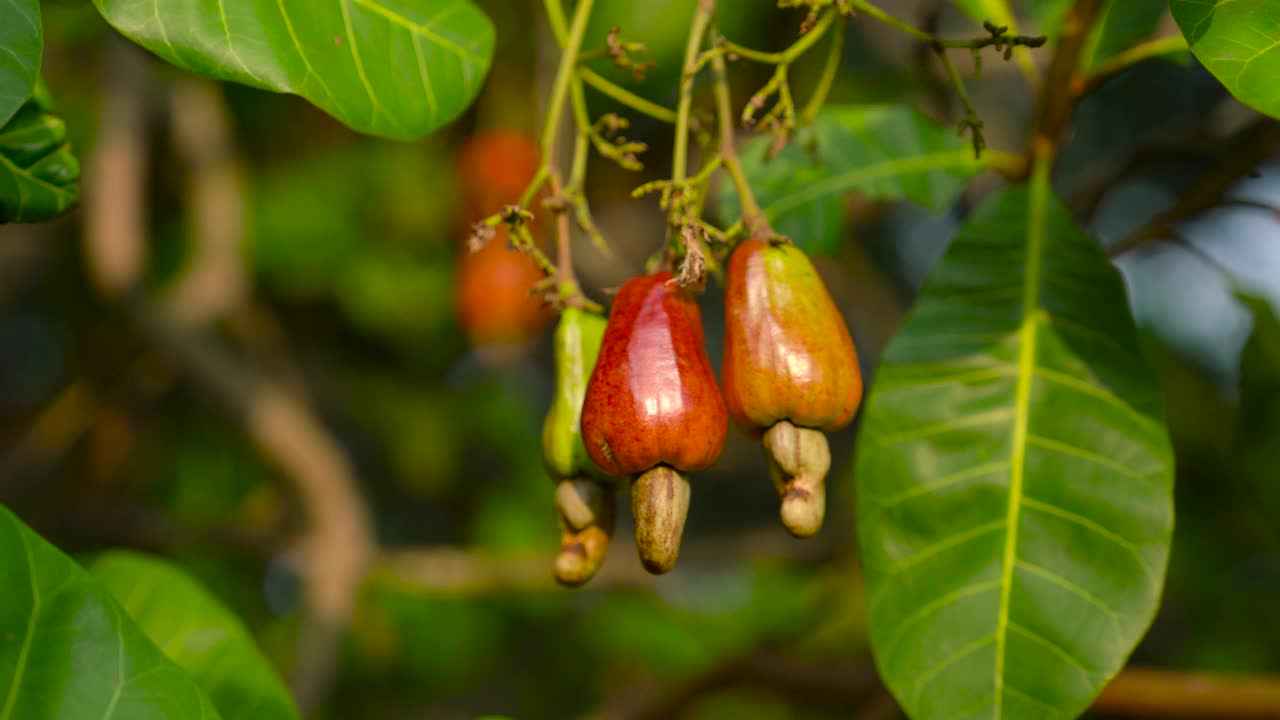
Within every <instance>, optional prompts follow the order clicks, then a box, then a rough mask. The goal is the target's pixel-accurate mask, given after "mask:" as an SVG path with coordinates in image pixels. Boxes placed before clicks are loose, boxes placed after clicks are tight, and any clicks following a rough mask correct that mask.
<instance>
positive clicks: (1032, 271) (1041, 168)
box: [993, 160, 1049, 720]
mask: <svg viewBox="0 0 1280 720" xmlns="http://www.w3.org/2000/svg"><path fill="white" fill-rule="evenodd" d="M1048 194H1049V163H1048V162H1047V161H1044V160H1040V161H1037V162H1036V164H1035V166H1034V169H1033V174H1032V177H1031V189H1030V196H1029V199H1028V211H1027V258H1026V263H1025V265H1024V267H1023V286H1022V320H1021V324H1020V326H1019V329H1018V338H1019V349H1018V385H1017V389H1016V391H1015V394H1014V423H1013V440H1012V442H1011V443H1010V444H1011V446H1012V447H1011V448H1010V452H1009V506H1008V509H1007V511H1006V515H1005V544H1004V559H1003V565H1002V568H1001V577H1000V609H999V611H998V613H997V615H996V658H995V683H994V685H995V698H994V699H993V703H994V709H995V715H994V717H995V720H1000V718H1001V717H1002V713H1003V701H1004V660H1005V653H1006V649H1007V639H1008V634H1009V600H1010V597H1011V595H1012V591H1013V573H1014V567H1015V565H1016V562H1017V547H1018V523H1019V516H1020V514H1021V512H1022V481H1023V473H1024V471H1025V469H1026V460H1027V426H1028V424H1029V423H1028V417H1029V415H1030V413H1031V384H1032V382H1033V380H1034V378H1035V365H1036V341H1037V331H1038V329H1039V325H1040V316H1041V314H1042V313H1041V311H1040V309H1039V305H1040V267H1041V264H1042V255H1043V253H1044V215H1045V208H1046V204H1047V200H1048Z"/></svg>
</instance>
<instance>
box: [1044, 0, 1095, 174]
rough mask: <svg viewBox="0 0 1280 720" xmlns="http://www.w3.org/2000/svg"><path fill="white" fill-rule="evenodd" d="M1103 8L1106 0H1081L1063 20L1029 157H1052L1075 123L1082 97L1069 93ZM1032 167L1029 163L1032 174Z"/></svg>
mask: <svg viewBox="0 0 1280 720" xmlns="http://www.w3.org/2000/svg"><path fill="white" fill-rule="evenodd" d="M1101 9H1102V0H1078V1H1077V2H1075V3H1073V4H1072V5H1071V8H1070V9H1069V10H1067V13H1066V15H1065V16H1064V17H1063V18H1062V34H1061V35H1060V36H1059V37H1058V45H1057V47H1056V48H1055V49H1054V51H1053V59H1051V60H1050V61H1049V70H1048V74H1047V77H1046V78H1045V83H1044V91H1043V92H1041V94H1040V107H1039V108H1038V109H1037V110H1036V117H1035V121H1034V124H1033V125H1032V131H1031V139H1030V142H1029V144H1028V149H1027V155H1028V157H1037V156H1039V157H1044V158H1048V157H1051V156H1052V155H1053V154H1054V151H1055V150H1056V149H1057V146H1058V142H1059V141H1060V140H1061V139H1062V133H1063V131H1064V130H1066V127H1067V123H1069V122H1070V121H1071V113H1072V111H1073V110H1074V109H1075V104H1076V100H1077V99H1078V98H1077V96H1075V95H1073V94H1072V93H1071V92H1069V88H1071V87H1072V85H1073V83H1075V82H1077V80H1076V78H1078V77H1079V75H1080V54H1081V53H1082V52H1083V51H1084V47H1085V45H1086V43H1087V42H1088V39H1089V31H1090V30H1091V29H1092V28H1093V24H1094V22H1095V21H1096V20H1097V18H1098V12H1099V11H1100V10H1101ZM1030 166H1031V163H1028V172H1030Z"/></svg>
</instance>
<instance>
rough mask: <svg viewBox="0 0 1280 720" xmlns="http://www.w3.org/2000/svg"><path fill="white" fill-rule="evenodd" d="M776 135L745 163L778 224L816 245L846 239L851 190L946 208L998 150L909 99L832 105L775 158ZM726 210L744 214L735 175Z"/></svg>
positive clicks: (752, 147)
mask: <svg viewBox="0 0 1280 720" xmlns="http://www.w3.org/2000/svg"><path fill="white" fill-rule="evenodd" d="M770 142H771V138H770V137H767V136H762V137H758V138H755V139H754V140H752V141H751V142H750V143H748V144H747V145H746V147H744V148H743V152H742V164H743V171H744V172H745V173H746V175H747V180H748V182H749V183H750V184H751V188H752V191H753V192H755V193H756V199H757V200H758V201H759V202H760V206H761V207H762V208H763V209H764V212H765V215H767V216H768V217H769V221H770V222H771V223H772V224H773V226H774V229H775V230H777V231H778V232H780V233H782V234H783V235H787V236H789V237H791V238H792V239H793V240H795V241H796V243H797V244H799V245H800V246H801V247H803V248H804V249H805V250H806V251H808V252H815V253H824V252H826V253H830V252H833V251H834V250H835V249H836V248H838V247H839V245H840V240H841V237H842V235H843V233H844V211H843V202H842V199H843V197H844V195H846V194H848V193H850V192H859V193H862V194H863V195H865V196H866V197H869V198H871V199H875V200H897V199H902V198H906V199H908V200H913V201H915V202H917V203H920V204H921V205H924V206H926V207H929V208H932V209H935V210H938V209H942V208H944V207H946V206H947V205H948V204H950V203H951V202H952V201H953V200H954V199H955V196H956V195H957V194H958V193H959V191H960V189H961V188H962V187H963V186H964V183H965V181H966V180H967V179H968V178H970V177H971V176H973V175H974V174H976V173H977V172H978V171H980V170H982V169H983V168H985V167H986V166H987V165H988V164H989V163H990V162H993V161H994V160H995V158H996V157H997V156H996V155H995V154H994V153H991V152H987V153H984V154H983V156H982V159H980V160H979V159H975V158H974V156H973V149H972V147H971V146H970V145H969V144H968V143H967V142H966V141H965V140H964V138H962V137H960V136H958V135H957V134H956V133H955V132H954V131H952V130H950V129H948V128H944V127H941V126H939V125H938V124H936V123H934V122H933V121H931V120H929V119H928V118H926V117H924V116H923V115H921V114H920V113H919V112H917V111H915V110H914V109H912V108H910V107H909V106H906V105H837V106H830V107H827V108H826V109H824V110H823V111H822V112H821V113H819V114H818V116H817V117H816V118H815V119H814V122H813V124H812V125H811V126H809V127H806V128H803V129H801V130H800V131H799V132H798V133H797V134H796V137H794V138H793V139H792V141H791V143H790V144H788V146H787V147H786V148H785V149H783V150H782V152H780V153H778V155H776V156H775V157H773V158H772V159H769V158H767V153H768V149H769V143H770ZM720 214H721V217H722V218H724V219H725V220H726V221H729V222H734V221H736V220H737V219H738V218H739V217H740V216H741V210H740V209H739V205H738V196H737V193H736V192H734V191H733V187H732V185H730V184H728V183H725V184H723V185H722V190H721V194H720Z"/></svg>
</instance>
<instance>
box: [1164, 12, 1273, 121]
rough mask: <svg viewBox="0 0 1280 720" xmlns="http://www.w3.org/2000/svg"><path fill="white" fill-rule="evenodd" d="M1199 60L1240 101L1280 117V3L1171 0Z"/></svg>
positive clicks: (1184, 32) (1183, 32)
mask: <svg viewBox="0 0 1280 720" xmlns="http://www.w3.org/2000/svg"><path fill="white" fill-rule="evenodd" d="M1169 9H1170V10H1171V11H1172V12H1173V19H1174V20H1176V21H1177V22H1178V27H1179V28H1181V30H1182V34H1183V35H1184V36H1186V38H1187V44H1188V45H1190V46H1191V52H1192V53H1194V54H1195V56H1196V59H1197V60H1199V61H1200V63H1201V64H1203V65H1204V66H1205V68H1207V69H1208V70H1209V72H1211V73H1213V76H1214V77H1216V78H1218V81H1219V82H1221V83H1222V84H1223V85H1225V86H1226V87H1227V90H1230V91H1231V94H1232V95H1235V96H1236V98H1237V99H1238V100H1240V102H1242V103H1244V104H1246V105H1249V106H1251V107H1253V108H1254V109H1255V110H1258V111H1261V112H1264V113H1266V114H1267V115H1270V116H1272V117H1278V118H1280V83H1277V82H1276V78H1277V77H1280V3H1277V2H1275V1H1274V0H1169Z"/></svg>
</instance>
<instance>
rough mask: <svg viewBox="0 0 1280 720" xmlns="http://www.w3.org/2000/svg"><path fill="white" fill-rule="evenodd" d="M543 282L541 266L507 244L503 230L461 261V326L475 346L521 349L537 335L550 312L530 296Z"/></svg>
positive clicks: (457, 301)
mask: <svg viewBox="0 0 1280 720" xmlns="http://www.w3.org/2000/svg"><path fill="white" fill-rule="evenodd" d="M542 278H543V273H542V270H541V269H540V268H539V267H538V264H537V263H535V262H534V261H533V258H530V257H529V256H528V255H526V254H525V253H523V252H520V251H519V250H514V249H512V248H511V247H510V243H508V241H507V230H506V228H505V227H502V226H499V227H498V228H497V234H496V235H495V236H494V238H493V239H492V240H490V241H489V242H488V243H486V244H485V246H484V247H482V248H480V249H479V250H477V251H476V252H473V253H465V254H463V255H462V256H461V257H459V258H458V284H457V288H456V297H455V304H456V309H457V315H458V322H459V323H460V324H461V325H462V329H463V331H464V332H465V333H466V335H467V339H468V340H469V341H470V343H471V344H472V345H473V346H479V345H490V344H517V343H520V342H523V341H524V340H527V339H529V338H530V337H533V336H534V335H537V334H538V333H539V332H540V331H541V330H542V328H543V327H545V326H546V324H547V321H548V320H550V319H551V313H550V311H549V310H548V309H547V308H545V307H543V304H542V301H541V300H540V299H539V298H538V297H536V296H535V295H533V294H532V293H531V291H532V290H533V288H534V286H535V285H537V284H538V283H539V282H540V281H541V280H542Z"/></svg>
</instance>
